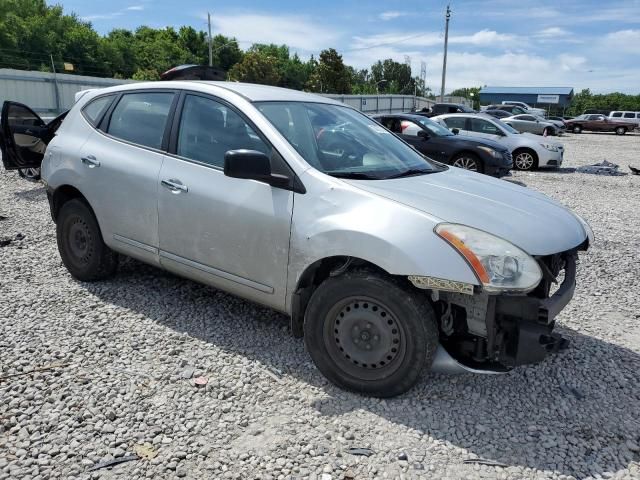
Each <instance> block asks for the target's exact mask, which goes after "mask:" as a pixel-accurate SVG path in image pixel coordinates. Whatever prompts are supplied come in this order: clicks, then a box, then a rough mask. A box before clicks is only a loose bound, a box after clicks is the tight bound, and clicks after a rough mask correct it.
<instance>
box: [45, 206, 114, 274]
mask: <svg viewBox="0 0 640 480" xmlns="http://www.w3.org/2000/svg"><path fill="white" fill-rule="evenodd" d="M56 236H57V240H58V251H59V252H60V257H61V258H62V263H64V266H65V267H67V270H69V272H70V273H71V275H73V276H74V277H75V278H77V279H78V280H82V281H92V280H101V279H103V278H107V277H109V276H110V275H112V274H113V273H114V272H115V271H116V268H117V266H118V254H117V253H115V252H114V251H113V250H111V249H110V248H109V247H107V246H106V245H105V243H104V242H103V240H102V233H101V232H100V227H99V226H98V222H97V220H96V218H95V216H94V215H93V212H92V211H91V209H90V208H89V206H88V205H87V204H86V203H85V202H84V201H82V200H80V199H78V198H74V199H73V200H69V201H68V202H67V203H65V204H64V205H63V206H62V208H61V209H60V213H59V214H58V217H57V221H56Z"/></svg>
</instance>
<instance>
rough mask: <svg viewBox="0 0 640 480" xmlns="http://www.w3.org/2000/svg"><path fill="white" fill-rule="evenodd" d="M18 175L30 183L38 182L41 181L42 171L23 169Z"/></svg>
mask: <svg viewBox="0 0 640 480" xmlns="http://www.w3.org/2000/svg"><path fill="white" fill-rule="evenodd" d="M18 175H20V176H21V177H22V178H24V179H25V180H28V181H30V182H37V181H39V180H40V169H39V168H21V169H19V170H18Z"/></svg>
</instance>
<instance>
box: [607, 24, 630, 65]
mask: <svg viewBox="0 0 640 480" xmlns="http://www.w3.org/2000/svg"><path fill="white" fill-rule="evenodd" d="M600 46H601V47H602V48H604V49H605V50H610V51H614V52H616V53H627V54H632V55H634V56H635V58H636V59H635V62H636V63H637V62H638V61H640V58H639V57H640V29H638V30H634V29H629V30H618V31H616V32H610V33H608V34H606V35H605V36H604V39H602V41H601V42H600ZM626 60H627V61H630V58H628V57H627V59H626Z"/></svg>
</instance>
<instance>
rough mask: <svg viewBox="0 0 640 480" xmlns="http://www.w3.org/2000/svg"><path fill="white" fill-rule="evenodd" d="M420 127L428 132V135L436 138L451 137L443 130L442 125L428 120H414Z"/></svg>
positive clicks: (448, 132)
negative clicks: (430, 134)
mask: <svg viewBox="0 0 640 480" xmlns="http://www.w3.org/2000/svg"><path fill="white" fill-rule="evenodd" d="M416 120H417V121H418V123H419V124H420V125H422V126H423V127H424V128H426V129H427V130H429V132H430V133H432V134H434V135H436V136H438V137H449V136H451V135H453V133H451V131H450V130H449V129H448V128H444V127H443V126H442V125H440V124H438V123H436V122H434V121H433V120H429V119H428V118H420V119H416Z"/></svg>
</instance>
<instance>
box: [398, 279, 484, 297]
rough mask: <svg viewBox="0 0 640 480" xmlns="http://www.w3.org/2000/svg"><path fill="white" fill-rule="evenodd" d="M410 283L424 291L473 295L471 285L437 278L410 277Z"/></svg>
mask: <svg viewBox="0 0 640 480" xmlns="http://www.w3.org/2000/svg"><path fill="white" fill-rule="evenodd" d="M408 278H409V281H410V282H411V283H413V285H414V286H415V287H417V288H421V289H423V290H442V291H445V292H455V293H464V294H465V295H473V287H474V286H473V285H472V284H471V283H465V282H456V281H454V280H447V279H444V278H437V277H422V276H419V275H409V277H408Z"/></svg>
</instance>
